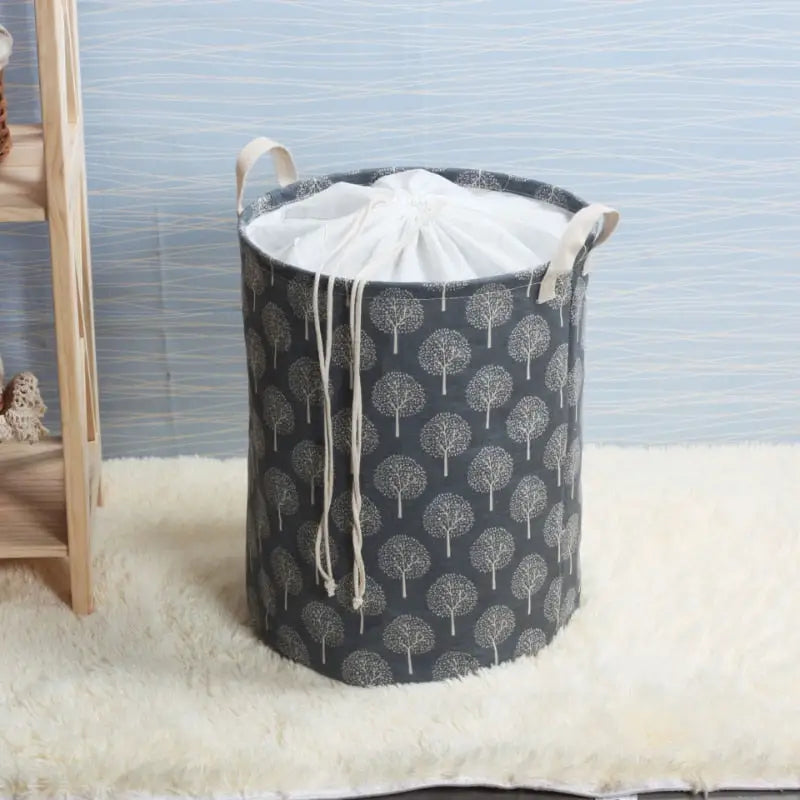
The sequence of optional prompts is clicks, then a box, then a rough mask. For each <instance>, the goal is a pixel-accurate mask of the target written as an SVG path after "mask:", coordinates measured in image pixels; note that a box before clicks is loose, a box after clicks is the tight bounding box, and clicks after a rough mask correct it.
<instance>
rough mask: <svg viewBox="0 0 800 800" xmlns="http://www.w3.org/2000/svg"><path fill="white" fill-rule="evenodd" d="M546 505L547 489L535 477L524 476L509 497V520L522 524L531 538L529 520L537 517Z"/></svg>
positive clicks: (542, 482) (541, 481)
mask: <svg viewBox="0 0 800 800" xmlns="http://www.w3.org/2000/svg"><path fill="white" fill-rule="evenodd" d="M546 505H547V487H546V486H545V485H544V481H543V480H542V479H541V478H539V477H537V476H536V475H526V476H525V477H524V478H522V480H521V481H520V482H519V483H518V484H517V488H516V489H514V493H513V494H512V495H511V509H510V510H511V519H513V520H514V522H524V523H525V527H526V529H527V533H528V539H530V538H531V520H532V519H534V518H535V517H538V516H539V514H541V513H542V511H544V509H545V506H546Z"/></svg>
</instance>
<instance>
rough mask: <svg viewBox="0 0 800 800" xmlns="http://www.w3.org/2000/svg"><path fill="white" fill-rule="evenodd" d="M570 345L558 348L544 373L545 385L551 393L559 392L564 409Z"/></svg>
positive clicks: (565, 344) (559, 398) (561, 345)
mask: <svg viewBox="0 0 800 800" xmlns="http://www.w3.org/2000/svg"><path fill="white" fill-rule="evenodd" d="M568 358H569V345H568V344H567V343H566V342H565V343H564V344H560V345H559V346H558V347H556V349H555V352H554V353H553V355H552V356H551V358H550V362H549V363H548V364H547V369H546V370H545V373H544V385H545V386H546V387H547V388H548V389H549V390H550V391H551V392H558V402H559V403H560V405H561V408H564V386H565V385H566V383H567V360H568Z"/></svg>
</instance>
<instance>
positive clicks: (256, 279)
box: [244, 253, 267, 311]
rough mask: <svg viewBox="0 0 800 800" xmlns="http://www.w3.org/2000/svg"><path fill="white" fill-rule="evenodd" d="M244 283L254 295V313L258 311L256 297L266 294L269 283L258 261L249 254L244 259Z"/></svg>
mask: <svg viewBox="0 0 800 800" xmlns="http://www.w3.org/2000/svg"><path fill="white" fill-rule="evenodd" d="M244 282H245V286H247V288H248V289H249V290H250V291H251V292H252V293H253V311H255V310H256V297H258V296H259V295H261V294H263V293H264V289H266V288H267V282H266V281H265V280H264V272H263V270H262V269H261V265H260V264H259V263H258V260H257V259H256V258H255V257H254V256H252V255H251V254H250V253H247V254H246V255H245V257H244Z"/></svg>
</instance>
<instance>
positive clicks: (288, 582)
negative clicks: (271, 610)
mask: <svg viewBox="0 0 800 800" xmlns="http://www.w3.org/2000/svg"><path fill="white" fill-rule="evenodd" d="M269 566H270V569H271V570H272V577H273V578H274V579H275V583H277V584H278V588H279V589H280V590H281V591H282V592H283V610H284V611H286V610H287V609H288V608H289V595H290V594H291V595H293V596H294V595H298V594H300V592H301V591H302V589H303V577H302V575H301V574H300V570H299V568H298V566H297V562H296V561H295V560H294V558H293V556H292V554H291V553H290V552H289V551H288V550H287V549H286V548H284V547H276V548H275V549H274V550H273V551H272V553H271V554H270V557H269Z"/></svg>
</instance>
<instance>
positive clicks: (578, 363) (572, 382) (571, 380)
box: [567, 358, 583, 422]
mask: <svg viewBox="0 0 800 800" xmlns="http://www.w3.org/2000/svg"><path fill="white" fill-rule="evenodd" d="M582 389H583V361H582V360H581V359H580V358H577V359H575V363H574V364H573V365H572V369H571V370H570V371H569V374H568V375H567V405H569V406H572V407H573V408H574V409H575V421H576V422H577V421H578V407H579V403H580V400H581V391H582Z"/></svg>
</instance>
